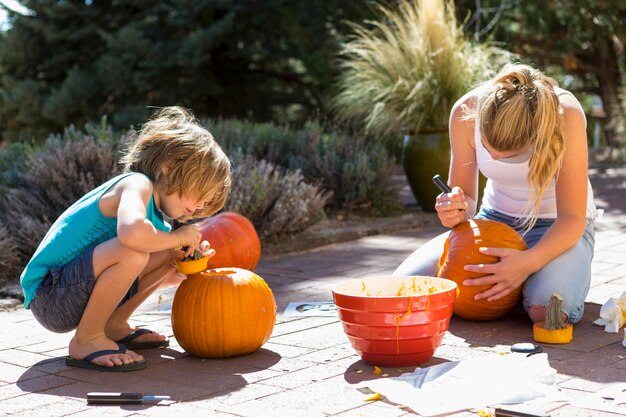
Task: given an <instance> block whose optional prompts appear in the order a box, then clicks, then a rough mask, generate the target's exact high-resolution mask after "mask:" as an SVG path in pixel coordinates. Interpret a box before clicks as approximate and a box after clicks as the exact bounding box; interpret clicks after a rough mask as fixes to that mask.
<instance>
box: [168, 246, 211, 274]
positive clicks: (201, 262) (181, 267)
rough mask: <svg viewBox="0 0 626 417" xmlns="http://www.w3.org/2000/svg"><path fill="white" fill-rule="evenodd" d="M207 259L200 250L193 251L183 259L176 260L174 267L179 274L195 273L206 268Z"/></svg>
mask: <svg viewBox="0 0 626 417" xmlns="http://www.w3.org/2000/svg"><path fill="white" fill-rule="evenodd" d="M208 261H209V258H207V257H206V256H202V254H201V253H200V252H198V251H195V252H194V254H193V255H191V256H185V257H184V258H183V259H180V260H177V261H176V268H177V269H178V272H180V273H181V274H185V275H190V274H196V273H198V272H201V271H204V270H205V269H206V268H207V263H208Z"/></svg>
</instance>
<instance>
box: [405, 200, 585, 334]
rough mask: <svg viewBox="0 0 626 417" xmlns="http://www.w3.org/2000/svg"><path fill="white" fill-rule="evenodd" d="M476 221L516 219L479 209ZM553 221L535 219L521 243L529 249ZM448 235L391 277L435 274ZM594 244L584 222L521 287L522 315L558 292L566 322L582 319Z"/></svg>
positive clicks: (415, 254) (426, 246)
mask: <svg viewBox="0 0 626 417" xmlns="http://www.w3.org/2000/svg"><path fill="white" fill-rule="evenodd" d="M476 218H477V219H490V220H496V221H499V222H502V223H505V224H507V225H509V226H511V227H514V228H517V229H518V231H519V227H516V226H517V224H516V218H514V217H510V216H507V215H505V214H502V213H498V212H496V211H493V210H484V209H481V210H480V212H479V213H478V214H477V215H476ZM553 223H554V219H539V220H537V223H536V224H535V226H534V227H533V228H532V229H531V230H530V231H528V233H526V235H524V241H525V242H526V245H527V246H528V247H529V248H532V247H533V246H535V245H536V244H537V242H539V240H540V239H541V238H542V237H543V235H544V234H545V233H546V231H547V230H548V228H550V226H552V224H553ZM449 233H450V232H445V233H443V234H441V235H439V236H437V237H435V238H434V239H432V240H430V241H429V242H427V243H426V244H424V245H422V246H421V247H420V248H418V249H417V250H416V251H415V252H413V253H412V254H411V255H410V256H409V257H408V258H407V259H405V260H404V262H402V264H400V266H399V267H398V268H397V269H396V270H395V271H394V273H393V274H394V275H427V276H435V275H436V274H437V264H438V262H439V258H440V257H441V255H442V252H443V245H444V243H445V241H446V239H447V237H448V234H449ZM594 245H595V231H594V221H593V220H591V219H588V220H587V227H586V228H585V231H584V233H583V236H582V238H581V239H580V240H579V241H578V243H576V245H574V246H573V247H572V248H570V249H568V250H567V251H565V252H564V253H562V254H561V255H559V256H557V257H556V258H554V259H553V260H552V261H550V262H548V263H547V264H546V265H545V266H544V267H543V268H541V269H540V270H539V271H537V272H535V273H534V274H531V275H530V276H529V277H528V278H527V279H526V281H525V282H524V286H523V306H524V309H525V310H526V312H528V311H529V310H530V306H531V305H548V303H549V300H550V296H551V295H552V294H553V293H555V292H556V293H558V294H560V295H561V296H562V297H563V306H562V311H563V313H565V314H567V322H568V323H572V324H573V323H577V322H579V321H580V319H582V317H583V313H584V309H585V297H587V293H588V292H589V286H590V283H591V261H592V259H593V248H594Z"/></svg>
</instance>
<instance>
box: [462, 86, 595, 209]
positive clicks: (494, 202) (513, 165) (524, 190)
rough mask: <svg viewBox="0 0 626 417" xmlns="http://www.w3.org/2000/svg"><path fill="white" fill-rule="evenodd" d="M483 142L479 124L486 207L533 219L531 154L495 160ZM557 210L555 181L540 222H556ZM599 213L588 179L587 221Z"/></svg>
mask: <svg viewBox="0 0 626 417" xmlns="http://www.w3.org/2000/svg"><path fill="white" fill-rule="evenodd" d="M559 90H560V91H559V93H561V94H562V93H566V94H571V93H569V92H567V91H565V90H561V89H559ZM480 139H481V138H480V128H479V124H478V123H476V127H475V129H474V142H475V146H476V161H477V164H478V169H479V170H480V172H481V173H482V174H483V175H484V176H485V177H487V185H486V186H485V190H484V193H483V199H482V207H483V208H488V209H492V210H495V211H497V212H500V213H503V214H506V215H507V216H512V217H516V218H526V217H529V215H530V214H529V212H528V207H527V205H528V200H529V198H530V189H529V184H528V171H529V165H528V161H529V159H530V152H527V153H524V154H520V155H515V156H513V157H510V158H501V159H498V160H494V159H492V158H491V155H490V154H489V152H488V151H487V149H485V147H484V146H483V145H482V142H481V140H480ZM531 186H532V185H531ZM556 209H557V207H556V191H555V181H554V178H553V179H552V180H551V181H550V183H549V185H548V187H547V188H546V190H545V192H544V194H543V197H542V199H541V206H540V208H539V213H538V218H540V219H555V218H556V217H557V210H556ZM596 213H597V211H596V207H595V204H594V202H593V191H592V189H591V182H590V181H589V179H587V217H588V218H595V217H596V215H597V214H596Z"/></svg>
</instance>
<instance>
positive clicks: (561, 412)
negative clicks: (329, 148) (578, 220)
mask: <svg viewBox="0 0 626 417" xmlns="http://www.w3.org/2000/svg"><path fill="white" fill-rule="evenodd" d="M592 183H593V185H594V188H595V191H596V194H597V198H596V201H597V204H598V206H600V207H601V208H604V209H605V210H606V212H605V216H604V218H603V219H602V220H601V221H600V222H598V223H597V225H598V227H597V234H596V242H597V243H596V252H595V258H594V262H593V282H592V288H591V291H590V293H589V297H588V299H587V305H586V312H585V318H584V319H583V321H582V322H581V323H579V324H577V325H576V326H575V328H574V340H573V342H572V343H570V344H567V345H560V346H546V347H545V351H546V352H547V354H548V359H549V362H550V365H551V366H552V367H554V368H555V369H556V370H557V371H558V386H559V388H560V389H561V391H562V392H563V393H564V394H565V395H566V396H567V397H568V398H569V399H571V400H575V399H578V398H581V397H584V396H587V395H589V394H591V393H595V392H598V391H599V390H601V389H604V388H607V387H610V386H614V385H616V384H619V383H623V382H625V381H626V348H625V347H623V346H622V340H623V338H624V333H623V331H620V333H617V334H615V333H607V332H605V331H604V329H603V327H600V326H596V325H593V324H592V321H593V320H595V319H596V318H598V313H599V310H600V306H601V305H602V304H604V302H606V301H607V300H608V299H609V298H610V297H618V296H619V295H621V293H622V292H623V291H624V290H625V289H626V192H625V190H626V169H625V168H609V169H603V170H598V169H594V170H592ZM441 230H442V229H438V228H431V229H427V230H406V231H402V232H398V233H393V234H386V235H377V236H370V237H366V238H362V239H359V240H356V241H351V242H347V243H341V244H334V245H329V246H325V247H322V248H319V249H317V250H313V251H309V252H306V253H300V254H294V255H289V256H282V257H273V258H266V259H262V261H261V263H260V265H259V267H258V268H257V270H256V272H257V273H258V274H259V275H261V276H262V277H264V278H265V279H266V281H267V282H268V284H269V285H270V287H271V288H272V289H273V291H274V295H275V297H276V301H277V304H278V317H277V323H276V327H275V329H274V333H273V335H272V337H271V339H270V340H269V341H268V342H267V343H266V344H265V345H264V346H263V348H262V349H261V350H259V351H258V352H256V353H254V354H251V355H247V356H243V357H238V358H231V359H222V360H211V359H199V358H195V357H192V356H189V355H188V354H186V353H185V352H184V351H183V350H182V349H181V348H180V347H179V346H178V345H177V343H176V340H175V339H173V338H172V340H171V342H172V344H171V346H170V347H169V348H167V349H161V350H152V351H143V352H145V353H144V355H145V356H146V358H147V360H148V362H149V366H148V368H146V369H144V370H141V371H138V372H132V373H124V374H117V373H105V372H94V371H88V370H82V369H77V368H68V367H66V366H65V363H64V359H63V358H64V356H65V355H66V354H67V344H68V342H69V340H70V338H71V334H63V335H57V334H53V333H50V332H48V331H46V330H45V329H43V328H42V327H41V326H40V325H39V324H37V322H36V321H35V320H34V319H33V318H32V316H31V314H30V312H28V311H25V310H23V309H21V308H20V309H17V310H14V311H9V312H1V313H0V335H1V338H0V415H1V416H4V415H19V416H42V417H43V416H45V417H50V416H69V415H71V416H77V417H78V416H81V417H82V416H85V417H86V416H161V415H162V416H193V415H202V416H212V415H224V416H250V417H256V416H263V415H271V416H273V417H280V416H286V417H287V416H288V417H305V416H345V417H347V416H375V417H395V416H411V415H416V414H415V413H414V412H412V411H411V410H410V409H409V408H406V407H402V406H399V405H397V404H393V403H390V402H387V401H385V400H384V399H383V400H381V401H374V402H365V401H364V399H365V398H366V397H368V396H369V395H370V394H371V391H369V390H367V389H357V388H356V387H355V385H356V384H357V383H359V382H362V381H365V380H370V379H375V378H385V377H389V376H397V375H399V374H401V373H403V372H411V371H413V370H414V368H404V369H396V368H383V369H382V373H381V374H379V375H376V374H374V372H373V367H372V366H371V365H368V364H366V363H364V362H363V361H361V360H360V358H359V356H358V355H357V354H356V353H355V351H354V350H353V349H352V347H351V346H350V344H349V342H348V340H347V338H346V336H345V335H344V333H343V331H342V328H341V324H340V322H339V320H338V319H337V318H336V317H303V318H293V317H282V312H283V311H284V308H285V307H286V306H287V304H288V303H289V302H290V301H301V300H331V299H332V294H331V290H332V288H333V287H334V285H336V284H337V283H339V282H341V281H344V280H346V279H351V278H355V277H363V276H373V275H383V274H389V273H390V272H391V271H393V269H394V268H395V266H396V265H398V264H399V262H400V261H401V260H402V259H404V258H405V257H406V256H407V255H408V254H409V253H410V252H411V251H412V250H413V249H414V248H415V247H416V246H418V245H420V244H421V243H423V242H425V241H426V240H427V239H429V238H430V237H432V236H434V235H435V234H436V233H438V232H440V231H441ZM153 306H154V305H153ZM153 310H154V308H153ZM143 311H144V312H143V313H142V314H139V315H138V316H136V320H135V324H138V325H140V326H146V327H150V328H151V329H154V330H157V331H160V332H164V333H165V334H167V335H169V336H170V337H173V334H172V330H171V325H170V317H169V315H167V314H154V311H148V309H144V310H143ZM530 340H532V326H531V323H530V322H529V321H528V319H527V318H526V317H525V316H524V314H523V313H520V312H514V313H513V314H510V315H509V316H507V317H506V318H504V319H501V320H497V321H493V322H468V321H465V320H462V319H459V318H457V317H453V318H452V321H451V325H450V329H449V331H448V333H447V334H446V336H445V337H444V340H443V343H442V345H441V346H440V347H439V348H438V349H437V351H436V352H435V356H434V357H433V358H432V359H431V360H430V361H429V362H428V363H427V364H424V365H423V366H428V365H433V364H437V363H442V362H445V361H449V360H461V359H466V358H472V357H478V356H481V355H496V354H498V353H499V352H508V349H509V347H510V345H511V344H513V343H516V342H523V341H530ZM143 352H142V353H143ZM90 391H131V392H142V393H144V394H153V395H158V394H161V395H170V396H171V397H172V401H169V402H164V403H159V404H158V405H147V404H142V405H126V406H88V405H87V403H86V393H87V392H90ZM451 395H454V394H452V393H451ZM540 411H545V412H548V413H549V414H550V415H551V416H555V417H556V416H567V417H582V416H600V417H602V416H614V415H615V414H611V413H607V412H602V411H594V410H588V409H583V408H575V407H573V406H572V405H571V404H570V403H569V402H559V403H548V404H544V405H543V406H542V409H541V410H540ZM452 415H453V416H472V415H474V416H475V415H476V414H475V413H474V412H472V411H464V412H459V413H455V414H452Z"/></svg>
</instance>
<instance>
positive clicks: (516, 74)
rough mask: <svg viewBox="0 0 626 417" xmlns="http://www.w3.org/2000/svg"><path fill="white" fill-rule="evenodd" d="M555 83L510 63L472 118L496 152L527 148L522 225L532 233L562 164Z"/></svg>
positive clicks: (558, 105)
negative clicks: (544, 196) (550, 185)
mask: <svg viewBox="0 0 626 417" xmlns="http://www.w3.org/2000/svg"><path fill="white" fill-rule="evenodd" d="M557 86H558V83H557V82H556V81H555V80H554V79H552V78H550V77H548V76H546V75H544V74H543V73H542V72H541V71H539V70H537V69H534V68H532V67H530V66H528V65H523V64H508V65H506V66H505V67H504V68H503V69H502V70H500V72H499V73H498V74H497V75H496V76H495V77H494V79H493V80H492V81H491V82H490V83H489V84H488V86H487V87H486V88H485V90H483V93H482V94H481V96H479V98H478V107H477V109H476V112H475V114H474V115H473V116H474V117H475V116H478V122H479V125H480V134H481V136H482V138H483V139H484V140H486V141H487V143H489V145H490V146H491V147H493V148H494V149H495V150H497V151H499V152H510V151H513V152H515V151H523V150H524V149H530V151H531V156H530V161H529V172H528V185H529V189H530V194H529V201H528V206H527V211H528V212H529V217H527V218H526V219H525V220H524V221H523V222H522V226H523V227H524V229H525V230H526V231H528V230H530V229H531V228H532V227H533V226H534V224H535V223H536V221H537V213H538V212H539V208H540V206H541V198H542V197H543V194H544V192H545V190H546V188H547V187H548V185H549V183H550V181H551V180H552V179H553V178H556V176H557V175H558V172H559V168H560V166H561V162H562V160H563V153H564V140H563V127H562V125H563V123H562V114H561V110H560V104H559V98H558V96H557V94H556V92H555V91H554V87H557Z"/></svg>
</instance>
